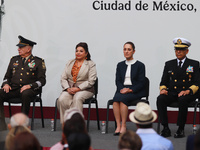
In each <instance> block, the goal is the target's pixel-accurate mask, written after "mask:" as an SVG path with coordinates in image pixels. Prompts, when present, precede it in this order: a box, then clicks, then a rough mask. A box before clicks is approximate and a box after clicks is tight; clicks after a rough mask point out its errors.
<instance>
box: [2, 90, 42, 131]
mask: <svg viewBox="0 0 200 150" xmlns="http://www.w3.org/2000/svg"><path fill="white" fill-rule="evenodd" d="M5 102H7V103H8V105H9V114H10V117H11V116H12V112H11V104H19V103H22V101H21V99H20V98H11V99H8V100H6V101H5ZM36 102H39V103H40V110H41V120H42V128H44V118H43V106H42V88H41V89H40V93H39V94H38V95H36V96H35V97H33V99H32V101H31V103H33V112H32V119H31V130H33V129H34V117H35V103H36Z"/></svg>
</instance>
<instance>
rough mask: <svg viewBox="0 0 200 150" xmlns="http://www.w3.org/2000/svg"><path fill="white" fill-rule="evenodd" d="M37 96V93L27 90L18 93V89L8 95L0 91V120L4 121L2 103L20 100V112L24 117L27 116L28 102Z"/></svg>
mask: <svg viewBox="0 0 200 150" xmlns="http://www.w3.org/2000/svg"><path fill="white" fill-rule="evenodd" d="M37 94H39V91H34V90H32V89H28V90H25V91H23V92H22V93H20V89H16V90H11V91H10V92H9V93H6V92H4V90H3V89H0V119H4V118H5V116H4V107H3V103H4V101H7V100H8V99H10V98H20V99H21V101H22V108H21V110H22V112H23V113H25V114H26V115H28V114H29V109H30V102H31V101H32V100H33V98H34V96H36V95H37Z"/></svg>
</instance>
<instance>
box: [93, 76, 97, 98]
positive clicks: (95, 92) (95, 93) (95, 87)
mask: <svg viewBox="0 0 200 150" xmlns="http://www.w3.org/2000/svg"><path fill="white" fill-rule="evenodd" d="M97 94H98V78H97V79H96V81H95V83H94V96H95V98H97Z"/></svg>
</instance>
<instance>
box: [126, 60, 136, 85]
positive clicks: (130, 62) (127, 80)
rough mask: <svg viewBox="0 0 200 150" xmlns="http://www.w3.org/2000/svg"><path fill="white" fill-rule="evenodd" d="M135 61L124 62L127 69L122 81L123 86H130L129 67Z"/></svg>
mask: <svg viewBox="0 0 200 150" xmlns="http://www.w3.org/2000/svg"><path fill="white" fill-rule="evenodd" d="M136 61H137V60H135V59H133V60H129V61H128V60H126V62H125V63H126V64H127V65H128V66H127V69H126V75H125V79H124V85H132V82H131V65H132V64H134V63H135V62H136Z"/></svg>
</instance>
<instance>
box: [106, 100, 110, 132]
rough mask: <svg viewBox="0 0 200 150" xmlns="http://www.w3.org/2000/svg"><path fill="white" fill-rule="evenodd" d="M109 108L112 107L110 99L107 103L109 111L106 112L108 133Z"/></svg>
mask: <svg viewBox="0 0 200 150" xmlns="http://www.w3.org/2000/svg"><path fill="white" fill-rule="evenodd" d="M109 108H110V100H109V101H108V103H107V113H106V133H108V121H109Z"/></svg>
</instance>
